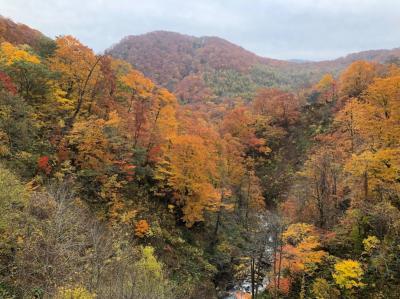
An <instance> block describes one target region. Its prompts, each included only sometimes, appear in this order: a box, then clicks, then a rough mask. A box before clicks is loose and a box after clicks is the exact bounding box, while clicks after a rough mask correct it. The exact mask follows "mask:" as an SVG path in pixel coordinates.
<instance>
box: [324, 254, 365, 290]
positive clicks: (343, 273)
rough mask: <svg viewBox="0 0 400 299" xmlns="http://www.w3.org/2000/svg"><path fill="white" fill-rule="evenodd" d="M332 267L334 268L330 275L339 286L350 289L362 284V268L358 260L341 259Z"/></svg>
mask: <svg viewBox="0 0 400 299" xmlns="http://www.w3.org/2000/svg"><path fill="white" fill-rule="evenodd" d="M334 268H335V270H334V273H333V274H332V276H333V278H334V279H335V282H336V284H337V285H338V286H339V287H341V288H344V289H352V288H358V287H363V286H364V283H362V282H361V280H362V278H363V275H364V270H363V269H362V267H361V264H360V263H359V262H357V261H353V260H343V261H340V262H337V263H336V264H335V266H334Z"/></svg>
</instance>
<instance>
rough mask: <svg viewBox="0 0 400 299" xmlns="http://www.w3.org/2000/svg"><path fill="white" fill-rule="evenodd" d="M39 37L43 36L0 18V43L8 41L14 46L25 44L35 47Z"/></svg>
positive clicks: (24, 26)
mask: <svg viewBox="0 0 400 299" xmlns="http://www.w3.org/2000/svg"><path fill="white" fill-rule="evenodd" d="M41 37H43V34H42V33H40V32H39V31H37V30H35V29H32V28H30V27H28V26H26V25H24V24H17V23H14V22H13V21H11V20H10V19H7V18H4V17H2V16H0V42H2V41H8V42H10V43H12V44H16V45H18V44H27V45H30V46H32V47H35V46H36V45H37V41H38V40H39V39H40V38H41Z"/></svg>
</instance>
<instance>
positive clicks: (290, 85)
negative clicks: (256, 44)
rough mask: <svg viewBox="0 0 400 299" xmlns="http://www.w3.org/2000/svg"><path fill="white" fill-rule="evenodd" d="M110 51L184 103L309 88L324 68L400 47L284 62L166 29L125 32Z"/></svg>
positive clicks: (380, 57) (336, 69) (382, 57)
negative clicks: (266, 89) (268, 90)
mask: <svg viewBox="0 0 400 299" xmlns="http://www.w3.org/2000/svg"><path fill="white" fill-rule="evenodd" d="M266 42H267V41H266ZM107 53H109V54H110V55H112V56H114V57H116V58H120V59H124V60H126V61H128V62H130V63H131V64H132V65H134V66H135V67H136V68H137V69H138V70H140V71H141V72H143V73H144V74H145V75H146V76H148V77H150V78H151V79H152V80H153V81H155V82H156V83H157V84H160V85H162V86H164V87H166V88H168V89H169V90H170V91H172V92H175V93H176V95H177V97H178V100H180V101H182V102H185V103H186V102H188V101H194V100H196V101H199V100H201V101H220V100H221V99H223V98H226V97H235V96H240V97H242V98H244V99H246V100H250V99H252V98H253V97H254V96H255V93H256V91H257V89H258V88H263V87H276V88H280V89H283V90H286V91H292V92H295V91H297V90H298V89H301V88H309V87H311V86H312V85H313V84H315V83H316V82H318V80H319V79H320V78H321V77H322V76H323V75H324V74H325V73H332V74H334V75H336V76H337V75H338V74H339V73H340V72H341V71H343V70H344V69H345V68H346V67H347V66H348V65H350V64H351V63H352V62H354V61H357V60H367V61H373V62H379V63H385V62H387V61H390V60H396V59H399V57H400V50H399V49H393V50H373V51H365V52H360V53H353V54H349V55H347V56H346V57H341V58H338V59H335V60H330V61H321V62H293V61H284V60H277V59H271V58H264V57H260V56H257V55H255V54H253V53H251V52H249V51H247V50H245V49H243V48H241V47H239V46H237V45H234V44H232V43H230V42H228V41H226V40H224V39H221V38H218V37H207V36H206V37H194V36H188V35H182V34H179V33H174V32H168V31H156V32H151V33H147V34H143V35H138V36H127V37H125V38H124V39H122V40H121V41H120V42H119V43H117V44H115V45H114V46H112V47H111V48H110V49H109V50H107Z"/></svg>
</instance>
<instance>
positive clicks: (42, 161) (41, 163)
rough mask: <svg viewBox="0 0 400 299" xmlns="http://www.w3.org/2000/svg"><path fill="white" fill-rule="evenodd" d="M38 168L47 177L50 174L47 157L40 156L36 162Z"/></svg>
mask: <svg viewBox="0 0 400 299" xmlns="http://www.w3.org/2000/svg"><path fill="white" fill-rule="evenodd" d="M37 164H38V168H39V169H40V170H41V171H43V172H44V173H45V174H47V175H49V174H50V172H51V165H50V164H49V157H48V156H42V157H40V158H39V159H38V161H37Z"/></svg>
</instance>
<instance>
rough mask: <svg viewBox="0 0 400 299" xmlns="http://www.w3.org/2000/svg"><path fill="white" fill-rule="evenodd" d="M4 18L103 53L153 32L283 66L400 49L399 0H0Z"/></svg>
mask: <svg viewBox="0 0 400 299" xmlns="http://www.w3.org/2000/svg"><path fill="white" fill-rule="evenodd" d="M0 14H2V15H4V16H6V17H10V18H12V19H14V20H15V21H17V22H21V23H26V24H27V25H29V26H31V27H34V28H36V29H38V30H40V31H42V32H43V33H45V34H46V35H48V36H50V37H54V36H56V35H61V34H72V35H74V36H76V37H77V38H79V39H80V40H81V41H82V42H83V43H85V44H87V45H89V46H90V47H92V48H93V49H94V50H95V51H103V50H104V49H106V48H108V47H109V46H110V45H112V44H113V43H116V42H118V41H119V40H120V39H121V38H122V37H123V36H126V35H129V34H142V33H146V32H149V31H153V30H171V31H178V32H181V33H185V34H191V35H196V36H201V35H214V36H220V37H223V38H226V39H228V40H230V41H232V42H234V43H237V44H239V45H241V46H243V47H244V48H246V49H248V50H251V51H253V52H255V53H257V54H259V55H261V56H266V57H272V58H282V59H290V58H302V59H312V60H320V59H329V58H336V57H338V56H342V55H345V54H347V53H350V52H356V51H361V50H369V49H380V48H394V47H399V46H400V30H398V28H400V1H399V0H251V1H250V0H247V1H246V0H197V1H194V0H192V1H188V0H186V1H185V0H146V1H143V0H141V1H137V0H116V1H111V0H86V1H85V0H0Z"/></svg>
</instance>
